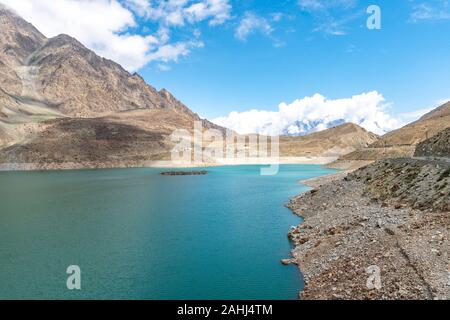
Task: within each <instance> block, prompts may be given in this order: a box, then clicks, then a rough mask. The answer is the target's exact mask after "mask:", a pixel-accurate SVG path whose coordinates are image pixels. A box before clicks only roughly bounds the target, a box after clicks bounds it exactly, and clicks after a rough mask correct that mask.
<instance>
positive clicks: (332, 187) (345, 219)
mask: <svg viewBox="0 0 450 320" xmlns="http://www.w3.org/2000/svg"><path fill="white" fill-rule="evenodd" d="M289 207H290V208H291V209H292V210H293V211H294V212H295V213H296V214H298V215H301V216H303V217H304V218H305V222H304V223H303V224H302V225H300V226H298V227H296V228H295V229H293V230H291V232H290V235H289V236H290V238H291V239H292V241H293V243H294V245H295V249H294V250H293V252H292V254H293V258H294V259H293V261H294V262H295V263H298V265H299V267H300V270H301V271H302V272H303V274H304V276H305V281H306V288H305V290H304V292H303V293H302V298H304V299H449V298H450V283H449V278H448V277H449V269H448V267H449V264H448V263H449V261H450V260H449V259H450V239H449V235H450V163H448V162H445V161H427V160H416V159H406V158H405V159H388V160H383V161H380V162H377V163H375V164H372V165H369V166H367V167H364V168H362V169H360V170H358V171H356V172H354V173H352V174H350V175H348V176H346V177H344V178H342V177H338V178H337V180H336V181H332V182H329V181H328V182H327V183H325V184H324V185H321V186H320V187H319V188H318V189H314V190H312V191H311V192H308V193H307V194H304V195H301V196H299V197H297V198H294V199H292V201H291V202H290V204H289ZM378 271H379V272H380V273H379V278H377V277H376V276H377V272H378ZM371 275H372V276H375V278H371ZM371 279H379V280H380V281H381V283H376V284H380V286H378V285H377V286H375V288H374V286H371V285H370V284H372V280H371ZM368 281H369V283H368ZM368 285H369V286H368Z"/></svg>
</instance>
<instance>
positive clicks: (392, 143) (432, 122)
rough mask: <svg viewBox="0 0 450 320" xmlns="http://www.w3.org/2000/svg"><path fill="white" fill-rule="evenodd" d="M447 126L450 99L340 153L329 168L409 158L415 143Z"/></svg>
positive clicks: (448, 124) (449, 118)
mask: <svg viewBox="0 0 450 320" xmlns="http://www.w3.org/2000/svg"><path fill="white" fill-rule="evenodd" d="M449 127H450V102H447V103H445V104H444V105H442V106H440V107H439V108H437V109H435V110H433V111H431V112H429V113H428V114H426V115H424V116H423V117H422V118H420V119H419V120H417V121H415V122H413V123H411V124H409V125H407V126H404V127H403V128H400V129H398V130H395V131H392V132H389V133H387V134H386V135H384V136H382V137H381V138H380V139H378V140H377V141H375V142H374V143H372V144H371V145H369V146H368V147H367V148H363V149H359V150H356V151H353V152H350V153H348V154H345V155H343V156H341V157H340V158H339V159H338V160H337V161H336V162H334V163H333V164H332V165H331V167H333V168H342V169H345V168H346V167H347V166H348V165H349V163H352V162H353V165H354V164H357V163H358V162H361V163H365V164H367V162H374V161H378V160H381V159H390V158H401V157H412V156H413V155H414V153H415V151H416V147H417V146H418V145H420V144H421V143H423V142H424V141H425V140H427V139H429V138H432V137H434V136H435V135H437V134H438V133H440V132H441V131H443V130H445V129H447V128H449ZM362 161H363V162H362Z"/></svg>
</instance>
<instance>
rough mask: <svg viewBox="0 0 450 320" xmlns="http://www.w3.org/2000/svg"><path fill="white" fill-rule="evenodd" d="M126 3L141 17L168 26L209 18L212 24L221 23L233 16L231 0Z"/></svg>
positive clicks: (137, 0)
mask: <svg viewBox="0 0 450 320" xmlns="http://www.w3.org/2000/svg"><path fill="white" fill-rule="evenodd" d="M126 5H127V6H128V7H129V8H131V9H133V10H134V11H135V12H137V13H138V14H139V15H140V16H141V17H145V18H147V19H149V20H153V21H158V22H161V23H163V24H164V25H167V26H182V25H184V24H185V23H196V22H201V21H204V20H208V19H209V20H210V21H209V24H210V25H219V24H222V23H224V22H225V21H227V20H229V19H230V18H231V5H230V3H229V0H201V1H191V0H166V1H150V0H128V1H126Z"/></svg>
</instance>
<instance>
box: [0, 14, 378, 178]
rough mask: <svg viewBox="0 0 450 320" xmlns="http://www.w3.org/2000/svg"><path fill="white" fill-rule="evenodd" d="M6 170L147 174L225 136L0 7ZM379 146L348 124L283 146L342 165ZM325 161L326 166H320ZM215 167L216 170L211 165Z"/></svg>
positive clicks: (113, 66)
mask: <svg viewBox="0 0 450 320" xmlns="http://www.w3.org/2000/svg"><path fill="white" fill-rule="evenodd" d="M0 71H1V73H0V150H1V151H0V167H2V168H7V169H8V168H10V167H11V165H12V166H13V167H14V168H25V169H62V168H86V167H89V168H92V167H93V168H98V167H100V168H103V167H127V166H148V165H151V163H152V162H153V161H157V160H169V155H170V152H171V150H172V149H173V147H174V143H173V142H172V141H170V140H171V139H170V135H171V133H172V132H173V131H174V130H177V129H184V130H187V131H188V132H190V133H192V132H193V129H194V122H195V121H202V123H203V127H204V129H210V128H214V129H218V130H219V131H221V132H222V133H224V132H225V129H224V128H221V127H219V126H216V125H214V124H212V123H211V122H209V121H207V120H202V119H200V118H199V116H198V115H196V114H195V113H194V112H192V111H191V110H190V109H189V108H188V107H186V106H185V105H184V104H183V103H181V102H180V101H179V100H177V99H176V98H175V97H174V96H173V95H172V94H171V93H170V92H169V91H167V90H165V89H163V90H160V91H158V90H156V89H155V88H153V87H152V86H150V85H148V84H146V83H145V81H144V80H143V79H142V78H141V77H140V76H139V75H138V74H130V73H128V72H127V71H126V70H124V69H123V68H122V67H121V66H120V65H118V64H117V63H115V62H113V61H110V60H107V59H104V58H101V57H99V56H98V55H96V54H95V53H94V52H92V51H91V50H89V49H87V48H86V47H84V46H83V45H82V44H81V43H80V42H78V41H77V40H76V39H74V38H72V37H70V36H68V35H59V36H56V37H54V38H51V39H47V38H46V37H45V36H44V35H42V34H41V33H40V32H39V31H38V30H37V29H36V28H34V27H33V26H32V25H31V24H29V23H28V22H26V21H24V20H23V19H22V18H20V17H19V16H17V15H16V14H14V13H12V12H10V11H8V10H7V9H5V8H3V7H0ZM377 139H378V137H377V136H376V135H374V134H371V133H369V132H367V131H365V130H364V129H362V128H360V127H358V126H356V125H352V124H346V125H342V126H338V127H336V128H332V129H329V130H326V131H324V132H319V133H315V134H312V135H310V136H307V137H299V138H290V137H282V138H281V150H280V151H281V154H280V155H281V156H282V157H285V158H288V160H287V161H291V160H289V159H290V158H293V157H298V158H301V157H305V158H306V157H307V158H314V157H322V158H324V159H325V158H327V159H328V157H330V158H337V157H338V156H340V155H343V154H346V153H348V152H351V151H355V150H359V149H361V148H364V147H366V146H367V145H369V144H371V143H373V142H375V141H376V140H377ZM321 161H325V160H323V159H322V160H321ZM208 163H210V162H208Z"/></svg>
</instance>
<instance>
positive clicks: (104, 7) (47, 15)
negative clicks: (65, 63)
mask: <svg viewBox="0 0 450 320" xmlns="http://www.w3.org/2000/svg"><path fill="white" fill-rule="evenodd" d="M0 3H3V4H4V5H6V6H7V7H9V8H11V9H13V10H14V11H16V12H17V13H18V14H19V15H21V16H22V17H23V18H24V19H26V20H28V21H29V22H31V23H32V24H33V25H35V26H36V27H37V28H38V29H39V30H40V31H41V32H43V33H44V34H45V35H46V36H47V37H54V36H56V35H58V34H61V33H65V34H68V35H71V36H73V37H75V38H77V39H78V40H79V41H80V42H82V43H83V44H84V45H85V46H87V47H88V48H90V49H92V50H94V51H95V52H96V53H97V54H99V55H101V56H103V57H106V58H109V59H111V60H114V61H116V62H118V63H120V64H121V65H123V66H124V67H125V68H126V69H128V70H129V71H136V70H138V69H140V68H142V67H143V66H145V65H146V64H148V63H150V62H152V61H160V62H165V63H167V62H169V61H177V60H178V59H179V58H180V57H182V56H186V55H187V54H189V52H190V50H191V49H193V48H199V47H202V42H201V41H199V40H198V39H196V36H195V35H192V39H190V40H187V41H184V42H180V41H178V42H175V43H171V41H170V40H171V36H170V28H171V27H174V26H183V25H185V24H187V23H189V24H193V23H197V22H201V21H206V20H208V21H209V24H210V25H217V24H220V23H223V22H225V21H226V20H227V19H229V18H230V10H231V5H230V4H229V0H195V1H193V0H168V1H157V4H155V2H154V1H150V0H122V1H118V0H95V1H93V0H58V1H54V0H20V1H17V0H0ZM136 16H140V17H141V18H142V19H144V20H148V21H151V22H152V23H153V24H155V25H156V28H155V29H156V30H147V29H146V31H147V32H146V34H143V33H142V32H141V33H138V32H136V30H137V28H136V27H138V25H137V22H136ZM152 32H153V33H152Z"/></svg>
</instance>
